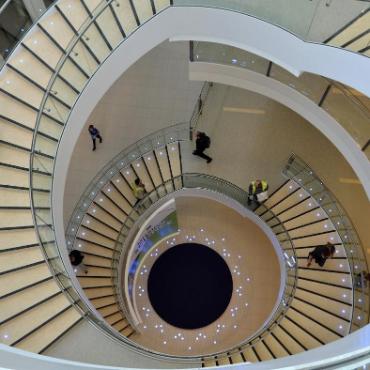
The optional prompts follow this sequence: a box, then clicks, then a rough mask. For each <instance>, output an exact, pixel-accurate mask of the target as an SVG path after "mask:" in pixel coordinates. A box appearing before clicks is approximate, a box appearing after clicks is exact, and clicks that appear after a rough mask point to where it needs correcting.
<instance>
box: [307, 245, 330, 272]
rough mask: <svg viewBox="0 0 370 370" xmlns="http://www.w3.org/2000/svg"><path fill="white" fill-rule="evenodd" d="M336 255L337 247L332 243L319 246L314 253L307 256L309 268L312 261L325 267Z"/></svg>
mask: <svg viewBox="0 0 370 370" xmlns="http://www.w3.org/2000/svg"><path fill="white" fill-rule="evenodd" d="M334 253H335V246H334V245H333V244H331V243H327V244H326V245H319V246H317V247H316V248H315V249H314V250H313V251H312V252H310V253H309V254H308V256H307V267H310V266H311V263H312V260H315V262H316V263H317V264H318V265H319V266H320V267H323V266H324V264H325V262H326V260H327V259H328V258H332V257H333V256H334Z"/></svg>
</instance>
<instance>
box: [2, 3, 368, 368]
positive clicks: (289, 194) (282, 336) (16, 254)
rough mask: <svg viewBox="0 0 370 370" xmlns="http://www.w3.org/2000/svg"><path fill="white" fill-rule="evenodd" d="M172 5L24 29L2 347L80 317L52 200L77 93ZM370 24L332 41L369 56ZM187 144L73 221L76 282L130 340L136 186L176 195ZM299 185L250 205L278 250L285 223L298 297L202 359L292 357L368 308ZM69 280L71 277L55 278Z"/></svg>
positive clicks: (14, 78) (6, 159) (7, 183)
mask: <svg viewBox="0 0 370 370" xmlns="http://www.w3.org/2000/svg"><path fill="white" fill-rule="evenodd" d="M170 5H172V1H166V0H150V1H149V0H132V1H131V0H119V1H116V0H115V1H111V0H108V1H99V0H78V1H73V2H71V1H70V0H59V1H58V2H56V4H55V5H54V6H52V7H51V8H50V9H49V10H48V11H47V13H46V14H45V15H44V16H43V17H41V18H40V19H39V20H38V22H36V24H35V25H34V27H32V29H31V30H30V31H29V32H28V33H27V34H25V36H24V37H23V39H22V40H21V42H20V43H19V44H18V46H17V48H16V49H15V50H14V52H13V53H12V54H11V55H10V56H9V58H8V59H7V61H6V63H5V65H4V66H3V68H2V70H1V74H0V125H1V129H0V136H1V137H0V168H1V170H0V261H1V264H0V266H1V267H0V298H1V300H0V338H1V343H4V344H6V345H9V346H14V347H16V348H19V349H24V350H26V351H31V352H36V353H42V352H44V351H45V350H46V349H47V348H49V347H50V346H51V345H52V344H54V343H55V342H56V341H57V340H58V339H60V338H61V337H62V336H63V335H64V334H65V333H66V332H68V331H69V330H70V329H71V328H72V327H74V326H76V325H78V323H80V322H81V321H82V320H83V319H84V316H85V313H84V311H83V310H81V302H80V297H79V296H76V297H75V298H74V299H71V297H73V294H71V293H70V291H73V286H72V285H70V282H69V279H68V278H66V277H65V276H64V274H63V272H60V270H62V269H60V270H58V269H56V268H55V266H58V265H59V264H60V258H59V255H58V254H57V253H56V252H55V246H56V242H55V240H54V235H53V232H52V231H53V219H52V212H51V198H50V197H51V187H52V181H53V166H54V160H55V158H56V152H57V149H58V143H59V140H60V138H61V135H62V132H63V129H64V127H65V125H66V123H67V121H68V117H69V114H70V112H71V111H72V109H73V106H74V104H75V102H76V100H77V99H78V97H79V96H80V94H81V92H82V91H83V89H84V87H85V86H86V84H87V83H88V81H89V79H90V78H91V77H92V75H93V74H94V73H95V71H96V70H97V69H98V68H99V66H100V65H101V64H102V63H103V62H104V60H105V59H106V58H107V56H109V54H110V53H111V52H112V51H113V50H114V49H115V48H116V47H117V45H118V44H119V43H120V42H122V41H123V40H124V39H125V38H126V37H128V36H129V35H130V34H131V33H132V32H134V31H135V30H136V29H137V28H138V27H140V25H141V24H143V23H144V22H146V21H148V20H149V19H150V18H151V17H153V16H154V15H155V14H156V13H158V12H160V11H161V10H163V9H165V8H166V7H168V6H170ZM368 19H369V11H367V12H364V13H363V14H361V15H360V16H359V17H358V18H356V20H355V21H353V22H351V23H350V24H348V25H346V26H345V27H343V28H342V29H341V30H340V31H338V33H336V34H335V35H333V37H331V38H330V39H328V40H326V42H327V43H328V44H331V45H337V46H341V47H344V48H348V49H350V50H355V51H357V52H360V53H364V54H365V55H368V53H369V46H368V41H369V40H368V37H369V32H368V22H369V20H368ZM182 150H183V149H182V146H181V143H180V142H179V141H171V140H170V142H169V143H166V144H165V145H163V146H160V147H158V148H156V149H155V150H153V151H149V152H146V153H145V155H143V156H140V157H138V158H135V160H134V161H132V162H131V163H129V164H128V165H127V166H126V167H124V168H122V170H121V171H120V172H119V173H117V174H116V176H115V177H113V178H112V179H111V180H109V182H107V183H105V184H104V187H102V188H101V189H100V190H99V193H98V194H96V197H94V199H93V201H92V203H91V206H90V207H89V209H88V210H87V212H86V213H85V214H84V216H83V218H82V219H81V222H80V225H79V227H78V231H77V234H76V240H75V244H74V247H76V248H79V249H80V250H81V251H82V253H83V254H84V255H85V262H86V264H87V265H88V268H89V271H88V273H87V274H83V273H78V276H77V277H78V281H79V283H80V285H81V287H82V289H83V291H84V293H85V295H86V296H87V297H88V298H89V299H90V301H91V302H92V304H93V305H94V307H95V308H96V310H97V311H98V312H99V314H100V315H101V317H102V318H103V319H104V320H106V322H107V323H108V324H109V325H111V326H112V327H113V328H114V329H115V330H116V331H117V332H119V333H120V334H121V335H122V336H124V337H127V338H129V337H130V336H132V335H133V334H134V329H133V328H132V327H131V325H130V323H129V322H128V320H127V318H126V317H125V315H124V313H123V312H122V309H121V307H120V306H119V302H117V297H116V292H115V291H114V287H113V285H112V270H111V264H112V257H113V258H114V254H113V249H114V244H115V242H116V240H117V236H118V234H119V231H120V228H121V227H122V225H123V224H125V225H126V226H127V225H129V226H130V225H131V226H132V225H133V224H134V222H135V220H136V218H137V216H138V212H136V209H135V208H134V205H135V202H136V200H135V199H134V197H133V195H132V182H133V180H134V178H136V177H138V178H140V179H141V180H142V181H143V182H144V183H145V185H146V188H147V191H148V192H151V191H153V190H155V189H156V188H157V187H158V186H160V185H161V184H163V183H164V182H166V183H167V184H169V185H168V189H167V191H166V192H167V193H171V191H175V190H176V189H177V187H178V186H180V185H178V182H177V183H175V179H176V181H178V179H179V178H181V176H182V175H183V172H182V159H181V152H182ZM304 185H306V183H300V182H299V181H298V180H297V181H296V179H290V180H288V181H287V182H286V183H284V184H282V186H281V187H280V188H279V189H277V190H276V191H275V192H274V193H273V194H272V195H271V197H270V198H269V200H268V201H267V202H266V204H264V205H263V207H261V208H258V209H257V210H256V211H255V212H256V214H257V215H259V216H260V217H261V218H262V219H263V220H264V221H265V222H266V223H267V224H268V225H269V226H270V227H271V228H272V230H274V231H275V234H276V235H277V237H278V238H280V242H281V244H282V245H283V244H284V243H285V242H287V241H288V240H287V239H286V233H285V232H281V229H280V225H283V227H284V229H285V230H286V232H287V233H288V236H289V238H288V239H289V242H292V243H293V245H294V249H295V253H296V257H297V274H298V275H297V283H296V286H295V285H294V284H295V283H294V282H293V280H291V284H292V285H294V292H295V293H294V298H293V299H292V301H291V302H290V304H289V307H288V308H287V310H286V312H285V313H284V315H283V316H281V317H279V320H276V322H274V323H273V324H272V325H271V326H270V327H269V328H268V330H266V331H265V332H264V333H263V334H262V333H261V334H260V335H259V336H258V337H256V338H255V339H253V341H252V342H251V343H248V344H246V345H244V346H241V347H240V348H238V349H235V350H233V351H230V352H228V353H222V354H217V355H215V356H206V357H204V358H203V359H202V364H203V366H215V365H224V364H230V363H238V362H256V361H265V360H269V359H274V358H278V357H283V356H287V355H292V354H296V353H299V352H302V351H305V350H309V349H312V348H315V347H318V346H320V345H324V344H326V343H329V342H331V341H334V340H336V339H339V338H341V337H343V336H345V335H347V334H348V333H349V332H352V331H354V330H355V329H357V328H359V327H362V326H363V324H364V321H365V320H366V317H367V312H366V310H365V315H364V313H363V312H364V311H363V309H362V304H363V303H366V305H367V306H368V297H363V298H357V302H355V301H354V299H353V297H354V294H353V281H352V277H353V271H352V267H351V266H352V263H351V262H350V259H351V256H349V255H348V250H347V249H346V248H344V247H343V240H342V238H341V236H340V233H339V231H338V227H337V226H338V225H335V221H334V218H333V217H332V215H330V214H328V213H327V212H326V210H325V209H324V208H323V206H322V204H321V203H320V202H318V201H317V199H316V198H315V197H314V194H312V193H311V192H310V191H309V190H307V188H306V187H305V186H304ZM181 186H182V185H181ZM181 186H180V187H181ZM266 207H267V208H266ZM272 215H273V216H272ZM277 220H278V223H277ZM40 234H41V235H42V238H41V240H42V241H43V242H42V245H40V244H41V243H40ZM279 235H280V237H279ZM328 241H330V242H332V243H335V245H336V248H337V253H336V255H335V258H333V259H332V260H330V261H327V264H326V265H325V268H324V269H318V268H314V267H311V268H307V267H305V264H306V263H305V260H306V256H307V254H308V251H309V250H310V249H312V248H314V247H315V246H317V245H322V244H325V243H326V242H328ZM50 266H53V268H51V269H50V268H49V267H50ZM351 271H352V273H351ZM63 279H65V280H66V284H61V283H60V281H62V280H63ZM359 299H361V301H360V300H359ZM360 303H361V304H360ZM360 312H361V313H360ZM365 316H366V317H365Z"/></svg>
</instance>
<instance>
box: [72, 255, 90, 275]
mask: <svg viewBox="0 0 370 370" xmlns="http://www.w3.org/2000/svg"><path fill="white" fill-rule="evenodd" d="M84 258H85V256H84V255H83V254H82V253H81V252H80V251H78V250H77V249H75V250H73V251H71V252H70V253H69V260H70V262H71V264H72V266H73V267H75V268H74V271H75V272H77V271H78V270H79V269H81V270H84V272H85V274H87V273H88V268H87V266H86V265H85V264H84V263H82V261H83V259H84Z"/></svg>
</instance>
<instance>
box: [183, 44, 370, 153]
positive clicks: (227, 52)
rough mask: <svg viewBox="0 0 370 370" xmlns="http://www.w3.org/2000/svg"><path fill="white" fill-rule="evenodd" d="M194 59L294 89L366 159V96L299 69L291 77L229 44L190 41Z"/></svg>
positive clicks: (369, 129) (369, 115)
mask: <svg viewBox="0 0 370 370" xmlns="http://www.w3.org/2000/svg"><path fill="white" fill-rule="evenodd" d="M190 50H191V51H192V52H193V55H191V56H190V60H193V61H194V62H206V63H217V64H224V65H231V66H236V67H240V68H243V69H247V70H249V71H253V72H257V73H260V74H263V75H265V76H267V77H269V78H272V79H274V80H277V81H279V82H281V83H283V84H284V85H287V86H289V87H290V88H292V89H294V90H296V91H298V92H299V93H301V94H303V95H304V96H306V97H307V98H309V99H310V100H312V101H313V102H314V103H315V104H317V105H318V106H319V107H321V108H322V109H324V110H325V111H327V112H328V113H329V114H330V115H331V116H332V117H333V118H334V119H335V120H336V121H337V122H338V123H339V124H340V125H342V126H343V128H344V129H345V130H346V131H347V132H348V133H349V134H350V135H351V136H352V137H353V139H354V140H355V141H356V142H357V143H358V146H359V147H360V148H361V149H362V151H363V152H364V153H365V154H366V155H367V157H368V158H369V160H370V148H369V145H370V98H368V97H366V96H364V95H362V94H361V93H359V92H357V91H354V90H350V89H349V88H348V87H346V86H344V85H340V84H339V83H336V82H334V81H331V80H329V79H327V78H324V77H321V76H317V75H313V74H310V73H303V74H302V75H301V76H300V77H295V76H293V75H292V74H290V73H289V72H288V71H286V70H285V69H283V68H281V67H279V66H278V65H276V64H274V63H272V62H271V61H269V60H267V59H264V58H261V57H259V56H257V55H254V54H252V53H249V52H246V51H244V50H241V49H237V48H235V47H232V46H227V45H222V44H215V43H209V42H194V43H193V46H192V47H190Z"/></svg>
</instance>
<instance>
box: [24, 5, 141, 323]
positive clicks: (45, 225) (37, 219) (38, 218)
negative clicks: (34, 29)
mask: <svg viewBox="0 0 370 370" xmlns="http://www.w3.org/2000/svg"><path fill="white" fill-rule="evenodd" d="M112 1H114V0H107V1H106V2H104V5H103V7H101V8H99V9H98V10H96V11H94V12H93V15H92V17H87V18H86V21H85V22H84V23H83V25H82V26H81V28H80V30H79V32H78V34H77V35H76V36H75V37H73V38H72V40H71V42H70V44H69V46H68V47H67V48H66V51H65V53H63V56H62V58H61V59H60V61H59V62H58V65H57V67H56V68H55V73H54V74H53V77H52V78H51V80H50V81H49V84H48V86H47V88H46V92H45V95H44V97H43V100H42V103H41V105H40V107H41V108H40V111H39V114H38V117H37V123H36V127H35V133H34V137H33V142H32V149H31V162H30V168H31V173H30V192H31V203H32V213H33V220H34V224H35V225H36V230H37V234H38V238H39V240H40V245H42V246H43V250H44V253H45V256H46V260H47V261H49V263H50V264H53V265H54V268H55V270H56V271H64V269H65V266H63V264H62V263H60V260H59V257H58V252H57V250H55V249H53V248H52V247H51V246H52V245H53V244H55V241H54V229H53V215H52V213H51V206H52V205H51V204H50V209H49V211H43V212H39V211H38V210H37V196H36V195H35V194H33V192H32V189H33V187H34V184H35V182H36V180H35V179H34V178H33V172H32V170H33V169H35V168H36V169H37V168H38V167H39V166H41V167H43V168H44V169H45V172H47V173H50V174H52V173H53V171H54V165H55V162H54V163H53V164H52V166H51V167H50V169H49V167H48V166H49V165H50V164H46V163H43V162H42V161H41V159H38V158H37V155H39V154H42V152H41V151H40V150H38V149H37V148H36V146H37V135H38V132H39V129H40V122H41V118H42V114H43V111H44V109H45V104H46V102H47V100H48V98H49V97H50V96H51V97H52V96H53V89H52V87H53V85H54V83H55V81H56V79H57V77H58V76H59V72H60V69H61V68H62V67H63V65H64V62H65V61H66V60H67V58H68V57H69V55H70V53H71V52H72V51H73V48H74V46H75V45H76V44H77V42H78V41H79V40H80V39H81V38H82V36H83V35H84V33H85V32H86V31H87V30H88V29H89V27H90V26H91V25H92V24H93V23H94V22H95V21H96V19H97V18H98V17H99V16H100V15H101V14H102V13H103V11H104V10H106V9H107V8H108V6H109V5H110V4H111V3H112ZM133 32H135V31H133ZM124 40H125V39H124ZM124 40H122V41H124ZM97 68H98V67H97ZM94 73H95V72H94ZM89 77H91V76H89ZM87 82H88V80H87V81H86V83H87ZM67 120H68V119H66V121H67ZM58 146H59V141H58V144H57V145H56V150H57V149H58ZM43 158H46V159H45V161H46V160H53V159H54V157H53V156H50V155H49V156H48V155H45V157H43ZM37 225H39V226H42V229H43V230H41V227H40V228H37ZM70 298H71V302H72V303H73V304H74V305H76V306H77V307H80V309H82V310H83V308H84V307H81V306H80V305H82V304H83V303H82V302H81V299H80V297H79V296H78V295H76V296H73V295H71V297H70ZM99 324H100V323H99Z"/></svg>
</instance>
